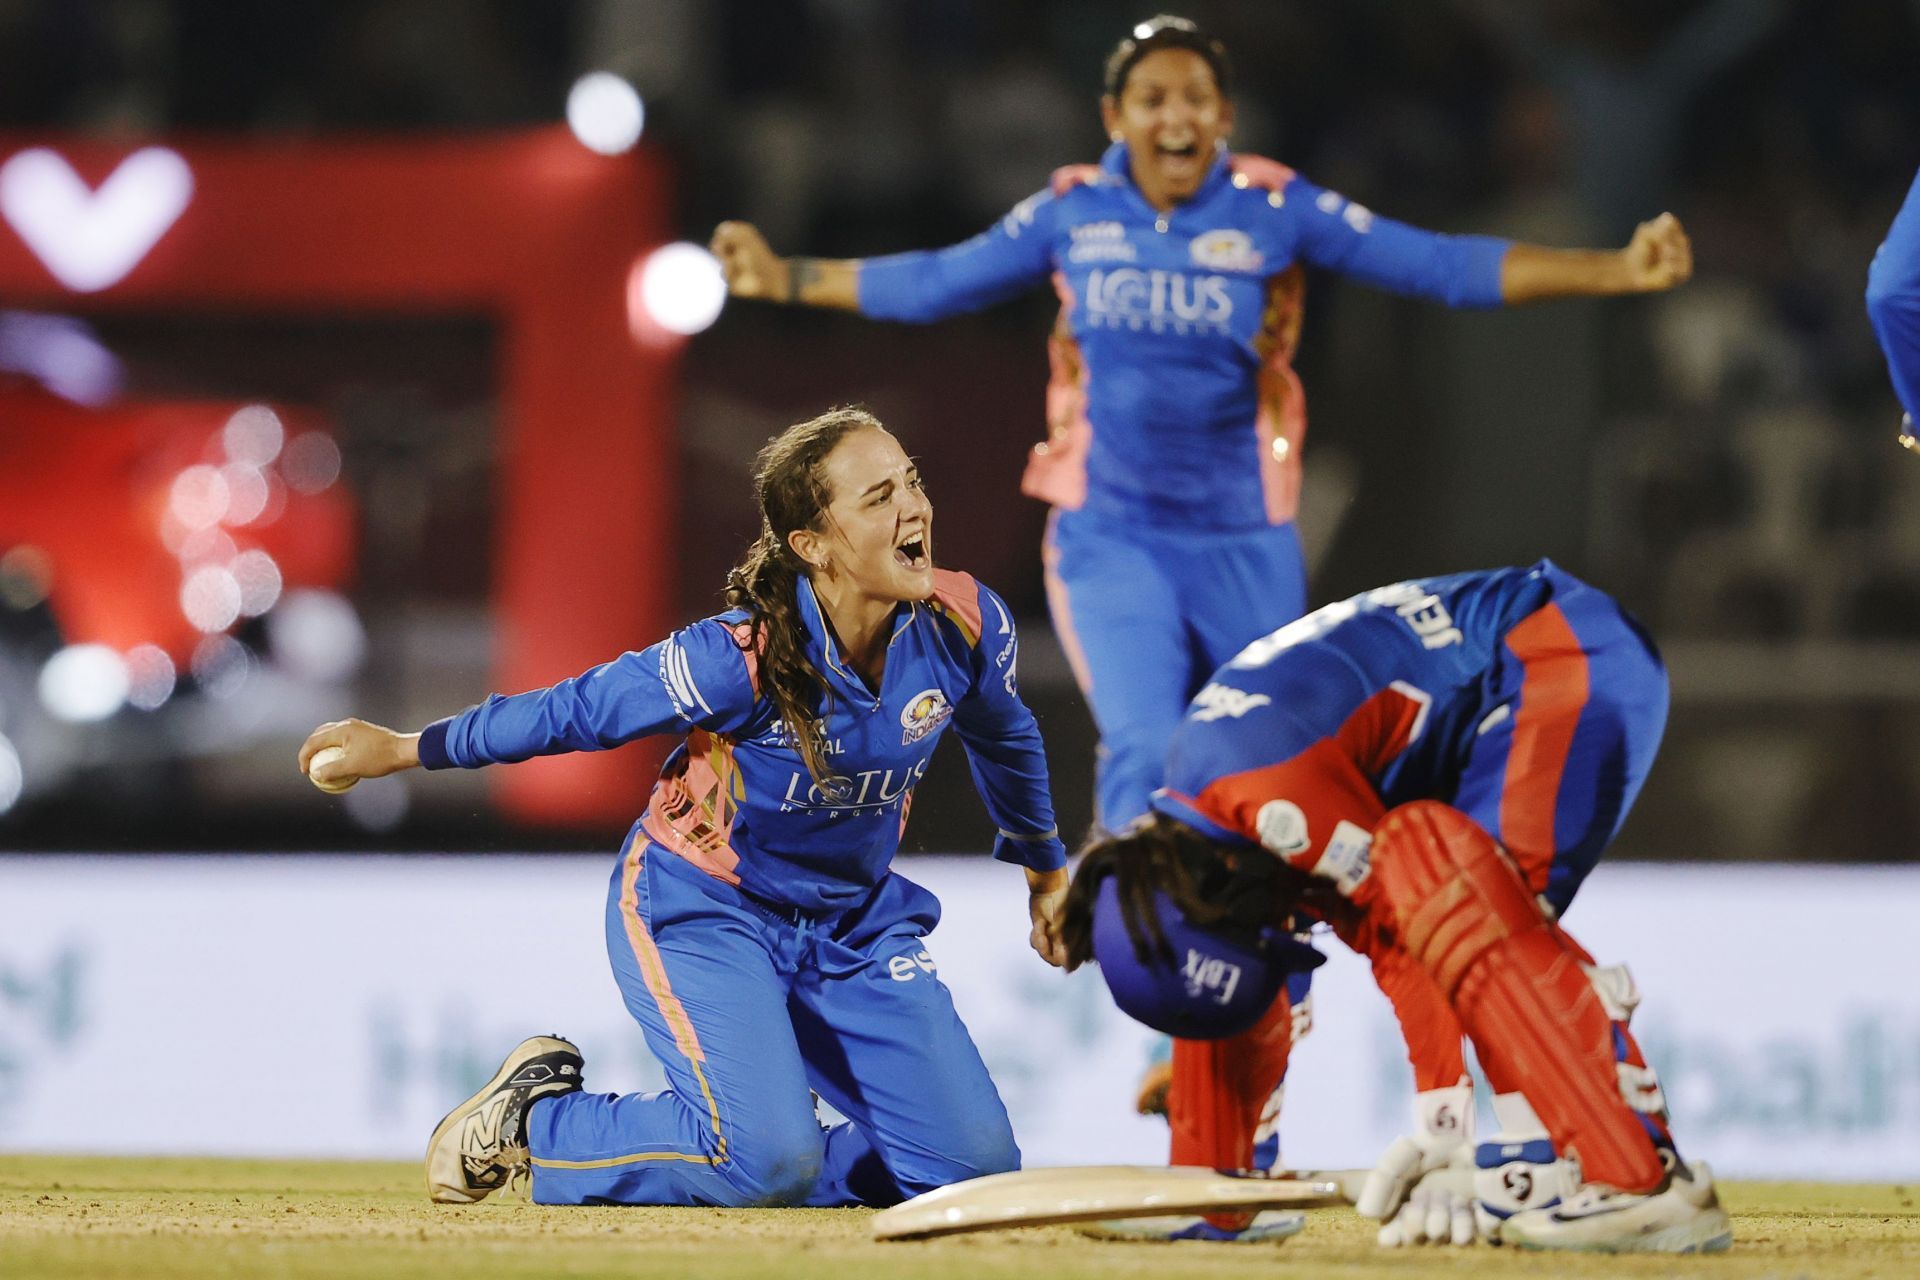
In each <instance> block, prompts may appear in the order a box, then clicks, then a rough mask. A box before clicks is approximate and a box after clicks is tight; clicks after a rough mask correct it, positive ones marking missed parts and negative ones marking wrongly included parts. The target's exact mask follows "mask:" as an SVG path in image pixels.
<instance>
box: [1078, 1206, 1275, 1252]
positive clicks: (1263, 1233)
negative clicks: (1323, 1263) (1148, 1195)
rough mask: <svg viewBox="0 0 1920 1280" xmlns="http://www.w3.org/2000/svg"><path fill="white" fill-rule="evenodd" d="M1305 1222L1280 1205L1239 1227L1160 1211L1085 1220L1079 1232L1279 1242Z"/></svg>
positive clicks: (1163, 1239) (1158, 1239)
mask: <svg viewBox="0 0 1920 1280" xmlns="http://www.w3.org/2000/svg"><path fill="white" fill-rule="evenodd" d="M1306 1225H1307V1215H1306V1214H1304V1213H1289V1212H1286V1211H1285V1210H1281V1209H1263V1210H1261V1211H1260V1212H1259V1213H1256V1214H1254V1215H1253V1222H1252V1223H1251V1224H1250V1225H1248V1226H1246V1227H1243V1228H1241V1229H1240V1230H1239V1231H1226V1230H1223V1229H1221V1228H1219V1227H1216V1226H1214V1225H1213V1224H1212V1223H1211V1222H1208V1221H1207V1220H1206V1219H1205V1218H1200V1217H1190V1216H1184V1215H1179V1214H1161V1215H1156V1216H1153V1217H1148V1218H1108V1219H1106V1220H1104V1221H1101V1222H1086V1223H1082V1224H1081V1225H1080V1227H1079V1231H1080V1234H1081V1235H1083V1236H1092V1237H1093V1238H1094V1239H1095V1240H1140V1241H1146V1242H1149V1243H1156V1244H1171V1243H1173V1242H1174V1241H1177V1240H1210V1241H1212V1242H1214V1243H1216V1244H1279V1243H1281V1242H1282V1241H1285V1240H1288V1239H1290V1238H1292V1237H1293V1236H1297V1235H1299V1234H1300V1232H1301V1230H1302V1229H1304V1228H1305V1227H1306Z"/></svg>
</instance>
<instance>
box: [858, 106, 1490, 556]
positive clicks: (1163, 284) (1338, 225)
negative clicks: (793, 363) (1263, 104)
mask: <svg viewBox="0 0 1920 1280" xmlns="http://www.w3.org/2000/svg"><path fill="white" fill-rule="evenodd" d="M1506 250H1507V242H1506V241H1504V240H1497V239H1493V238H1490V237H1484V236H1446V235H1438V234H1435V233H1432V232H1428V231H1422V230H1419V229H1417V228H1414V227H1410V226H1407V225H1405V224H1403V223H1398V222H1394V221H1393V220H1391V219H1388V218H1382V217H1379V216H1377V215H1375V214H1373V213H1371V212H1369V211H1368V210H1367V209H1365V208H1363V207H1361V206H1360V205H1357V204H1354V203H1352V202H1351V201H1348V200H1346V199H1345V198H1343V197H1342V196H1340V195H1337V194H1336V193H1334V192H1332V191H1327V190H1323V189H1322V188H1320V187H1316V186H1315V185H1313V184H1312V183H1311V182H1308V181H1307V180H1306V179H1305V178H1303V177H1301V176H1300V175H1299V174H1297V173H1295V172H1294V171H1293V170H1291V169H1289V168H1287V167H1286V166H1285V165H1282V164H1278V163H1275V162H1274V161H1271V160H1263V159H1260V158H1258V157H1253V156H1226V155H1223V156H1222V157H1221V158H1220V159H1219V161H1218V162H1216V163H1215V165H1214V166H1213V168H1212V170H1211V172H1210V173H1209V174H1208V176H1207V178H1206V179H1205V181H1204V182H1203V183H1202V184H1201V186H1200V188H1199V189H1198V190H1197V191H1196V192H1195V193H1194V195H1193V197H1192V198H1191V199H1189V200H1187V201H1186V202H1185V203H1183V204H1180V205H1179V206H1177V207H1175V208H1174V209H1172V210H1170V211H1167V212H1165V213H1162V212H1160V211H1158V210H1156V209H1154V208H1153V207H1152V206H1151V205H1150V204H1148V203H1147V200H1146V198H1145V197H1144V196H1142V195H1141V194H1140V190H1139V188H1138V187H1136V186H1135V185H1134V183H1133V179H1132V176H1131V171H1130V168H1129V165H1128V161H1127V149H1126V147H1125V145H1124V144H1120V143H1116V144H1114V145H1113V146H1112V147H1111V148H1109V149H1108V151H1107V152H1106V154H1105V156H1104V157H1102V159H1101V162H1100V163H1099V164H1098V165H1097V166H1096V165H1075V166H1072V167H1069V168H1066V169H1062V170H1060V171H1058V172H1057V173H1055V174H1054V176H1053V181H1052V183H1051V184H1050V185H1049V187H1048V188H1047V189H1046V190H1043V191H1041V192H1039V193H1037V194H1036V195H1034V196H1032V197H1030V198H1029V199H1027V200H1025V201H1022V202H1021V203H1020V204H1019V205H1017V206H1015V208H1014V209H1013V211H1012V212H1010V213H1009V214H1007V216H1006V217H1005V218H1003V219H1001V220H1000V222H999V223H997V224H996V225H995V226H993V227H991V228H989V229H988V230H987V231H985V232H983V233H981V234H980V235H978V236H976V237H974V238H973V239H971V240H968V241H966V242H965V243H963V244H958V245H954V246H952V247H949V248H946V249H940V250H928V251H922V252H916V253H903V254H898V255H894V256H891V257H882V258H872V259H868V260H867V261H866V262H865V263H864V264H863V265H862V267H861V270H860V310H861V312H862V313H863V314H866V315H869V316H874V317H876V318H880V319H890V320H908V321H929V320H936V319H940V318H942V317H945V316H949V315H953V314H955V313H958V312H962V311H970V310H975V309H977V308H980V307H984V306H987V305H989V304H991V303H994V302H998V301H1001V300H1003V299H1006V298H1009V297H1012V296H1013V295H1015V294H1017V293H1019V292H1021V291H1022V290H1024V289H1027V288H1030V287H1033V286H1034V285H1037V284H1039V283H1041V282H1042V281H1045V280H1047V279H1048V278H1049V277H1051V278H1052V280H1053V283H1054V287H1055V289H1056V291H1057V292H1058V293H1059V295H1060V298H1061V301H1062V306H1063V313H1062V317H1061V327H1060V329H1059V330H1058V331H1057V333H1056V339H1055V342H1054V344H1053V351H1052V356H1053V366H1054V378H1055V384H1054V386H1053V387H1052V388H1051V389H1050V391H1049V397H1048V399H1049V403H1048V419H1049V423H1050V427H1051V429H1052V431H1053V438H1052V439H1050V440H1049V441H1048V442H1046V444H1045V445H1044V446H1042V447H1041V448H1040V449H1037V450H1036V458H1035V463H1034V465H1033V466H1030V467H1029V470H1028V477H1027V484H1026V485H1025V486H1024V487H1025V488H1026V491H1027V492H1028V493H1030V494H1032V495H1033V496H1036V497H1040V498H1043V499H1045V500H1046V501H1049V502H1052V503H1053V504H1054V505H1056V506H1062V507H1067V508H1070V509H1078V508H1081V507H1083V506H1084V507H1085V508H1086V509H1087V510H1091V511H1097V512H1101V513H1105V514H1107V515H1111V516H1114V517H1116V518H1118V519H1121V520H1127V521H1138V522H1144V523H1149V524H1154V525H1160V526H1164V527H1175V528H1199V529H1247V528H1255V527H1259V526H1261V525H1266V524H1279V523H1283V522H1285V521H1287V520H1290V519H1291V518H1292V517H1293V511H1294V506H1295V501H1296V497H1297V493H1298V487H1299V465H1300V458H1299V454H1300V442H1301V436H1302V435H1303V434H1304V431H1305V422H1306V419H1305V413H1304V408H1303V405H1302V399H1301V393H1300V388H1299V384H1298V381H1297V379H1295V378H1294V377H1293V374H1292V370H1291V366H1290V361H1291V359H1292V355H1293V344H1294V341H1295V339H1296V337H1297V334H1298V323H1299V322H1298V307H1299V301H1300V272H1298V271H1297V270H1294V269H1293V268H1294V267H1295V265H1296V264H1297V263H1301V262H1304V263H1308V264H1311V265H1313V266H1317V267H1324V268H1327V269H1329V270H1333V271H1337V272H1340V273H1341V274H1343V275H1348V276H1352V277H1354V278H1355V279H1358V280H1361V281H1363V282H1365V283H1368V284H1372V285H1376V286H1378V287H1380V288H1383V289H1389V290H1392V291H1394V292H1398V293H1407V294H1415V295H1418V296H1421V297H1426V298H1431V299H1434V300H1436V301H1441V302H1445V303H1447V304H1448V305H1450V306H1460V307H1471V306H1494V305H1497V304H1498V303H1499V302H1500V262H1501V259H1502V258H1503V257H1504V256H1505V253H1506Z"/></svg>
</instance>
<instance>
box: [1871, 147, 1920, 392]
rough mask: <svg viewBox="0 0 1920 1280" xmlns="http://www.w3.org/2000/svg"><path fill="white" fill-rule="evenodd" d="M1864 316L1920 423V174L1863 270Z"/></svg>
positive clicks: (1895, 382)
mask: <svg viewBox="0 0 1920 1280" xmlns="http://www.w3.org/2000/svg"><path fill="white" fill-rule="evenodd" d="M1867 315H1868V316H1869V317H1871V318H1872V320H1873V330H1874V332H1875V333H1876V334H1878V335H1879V337H1880V349H1881V350H1882V351H1884V352H1886V353H1887V372H1888V373H1890V374H1892V375H1893V389H1894V390H1895V391H1896V392H1897V393H1899V396H1900V404H1901V407H1902V408H1904V409H1905V410H1906V411H1907V416H1908V418H1910V419H1914V420H1920V174H1917V175H1915V177H1914V180H1913V186H1912V187H1911V188H1909V189H1908V191H1907V202H1906V203H1905V204H1903V205H1901V206H1900V212H1899V213H1898V214H1897V215H1895V217H1894V219H1893V226H1892V227H1890V228H1888V230H1887V239H1886V242H1885V243H1884V244H1882V245H1881V246H1880V251H1879V252H1878V253H1876V254H1874V255H1873V265H1872V266H1870V267H1869V268H1867Z"/></svg>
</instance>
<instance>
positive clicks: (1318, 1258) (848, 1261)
mask: <svg viewBox="0 0 1920 1280" xmlns="http://www.w3.org/2000/svg"><path fill="white" fill-rule="evenodd" d="M1724 1199H1725V1200H1726V1202H1727V1206H1728V1208H1729V1209H1730V1210H1731V1211H1732V1213H1733V1216H1734V1230H1735V1235H1736V1242H1735V1244H1734V1248H1733V1251H1732V1252H1731V1253H1728V1254H1724V1255H1719V1256H1716V1257H1707V1258H1574V1257H1564V1256H1545V1255H1538V1254H1533V1255H1526V1254H1516V1253H1514V1252H1512V1251H1510V1250H1495V1249H1486V1248H1474V1249H1471V1250H1425V1251H1421V1252H1419V1253H1399V1254H1393V1253H1387V1252H1385V1251H1382V1250H1378V1249H1376V1248H1374V1246H1373V1244H1372V1227H1371V1224H1368V1223H1364V1222H1362V1221H1360V1220H1359V1219H1358V1218H1357V1217H1355V1216H1354V1214H1353V1213H1351V1212H1350V1211H1348V1210H1344V1209H1342V1210H1332V1209H1329V1210H1319V1211H1315V1212H1314V1213H1313V1214H1311V1215H1310V1221H1309V1225H1308V1227H1307V1230H1306V1231H1305V1232H1304V1233H1302V1234H1301V1235H1300V1236H1298V1237H1296V1238H1295V1239H1293V1240H1292V1241H1290V1242H1288V1243H1286V1244H1283V1245H1277V1246H1276V1245H1263V1246H1225V1245H1202V1244H1185V1245H1172V1246H1168V1245H1140V1244H1108V1243H1098V1242H1095V1241H1091V1240H1087V1239H1084V1238H1083V1237H1081V1236H1078V1235H1075V1234H1074V1233H1073V1232H1071V1231H1068V1230H1065V1229H1061V1228H1051V1229H1041V1230H1029V1231H1021V1232H999V1233H986V1234H981V1235H975V1236H963V1237H954V1238H949V1239H947V1240H940V1241H932V1242H928V1243H921V1244H888V1245H882V1244H875V1243H873V1242H872V1241H871V1240H869V1239H868V1237H867V1214H866V1213H865V1212H864V1211H860V1210H826V1209H759V1210H751V1209H739V1210H721V1209H550V1208H544V1207H541V1206H538V1205H533V1204H528V1203H525V1202H523V1201H504V1202H488V1203H485V1204H480V1205H473V1206H467V1207H463V1208H448V1207H442V1206H437V1205H433V1204H429V1203H428V1202H427V1200H426V1197H425V1194H424V1192H423V1190H422V1186H421V1181H420V1172H419V1167H418V1166H417V1165H412V1164H355V1163H344V1162H341V1163H326V1162H283V1161H252V1160H181V1159H168V1160H133V1159H104V1158H101V1159H94V1158H76V1157H66V1156H0V1277H7V1278H8V1280H12V1278H13V1277H35V1278H36V1280H39V1278H44V1280H78V1278H80V1277H85V1278H86V1280H111V1278H113V1277H128V1278H129V1280H131V1278H132V1277H140V1278H141V1280H169V1278H173V1277H178V1278H179V1280H188V1278H189V1277H191V1278H192V1280H205V1278H209V1277H228V1276H233V1277H238V1276H245V1277H256V1276H258V1277H305V1276H355V1277H368V1278H370V1280H402V1278H405V1280H412V1278H414V1277H420V1278H421V1280H513V1278H515V1277H521V1276H526V1277H534V1276H540V1277H550V1276H569V1277H572V1276H606V1277H619V1278H620V1280H633V1278H634V1277H644V1276H672V1277H676V1278H681V1277H684V1278H687V1280H694V1278H697V1277H725V1278H729V1280H731V1278H733V1277H746V1276H767V1277H780V1278H781V1280H787V1278H789V1277H792V1278H794V1280H809V1278H814V1277H817V1278H818V1280H880V1278H882V1277H885V1278H888V1280H891V1278H893V1277H904V1278H908V1280H919V1278H925V1280H948V1278H951V1280H987V1278H992V1277H1007V1278H1009V1280H1011V1278H1012V1277H1029V1276H1034V1277H1045V1280H1081V1278H1083V1277H1084V1278H1086V1280H1095V1278H1096V1277H1097V1278H1098V1280H1125V1278H1126V1277H1132V1276H1138V1277H1142V1278H1143V1280H1144V1278H1147V1277H1152V1278H1153V1280H1166V1278H1167V1277H1176V1276H1220V1277H1228V1276H1249V1277H1251V1276H1259V1277H1261V1278H1262V1280H1283V1278H1291V1277H1301V1278H1305V1277H1321V1276H1342V1277H1382V1278H1383V1280H1384V1278H1386V1277H1393V1278H1395V1280H1412V1278H1416V1277H1426V1276H1465V1275H1473V1276H1476V1277H1499V1276H1508V1275H1530V1276H1547V1275H1551V1276H1575V1277H1580V1276H1609V1277H1612V1276H1627V1277H1633V1276H1689V1277H1691V1276H1700V1277H1726V1276H1746V1277H1755V1278H1758V1277H1770V1278H1772V1280H1795V1278H1796V1277H1803V1276H1804V1277H1819V1278H1821V1280H1825V1278H1826V1277H1862V1276H1876V1277H1880V1276H1884V1277H1889V1278H1892V1277H1910V1276H1920V1209H1916V1207H1915V1196H1914V1195H1913V1194H1912V1192H1910V1191H1909V1190H1908V1189H1907V1188H1903V1187H1889V1186H1849V1185H1836V1184H1820V1183H1735V1184H1732V1185H1730V1186H1728V1187H1726V1188H1725V1190H1724Z"/></svg>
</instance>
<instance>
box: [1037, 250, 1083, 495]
mask: <svg viewBox="0 0 1920 1280" xmlns="http://www.w3.org/2000/svg"><path fill="white" fill-rule="evenodd" d="M1053 291H1054V292H1055V293H1056V294H1058V295H1059V297H1060V315H1059V318H1058V319H1056V320H1055V321H1054V322H1053V332H1052V333H1050V334H1048V335H1047V438H1046V439H1045V440H1042V441H1041V442H1040V443H1039V444H1036V445H1034V446H1033V448H1032V450H1030V451H1029V452H1028V454H1027V469H1026V471H1025V472H1024V473H1023V474H1022V475H1021V477H1020V492H1021V493H1023V494H1025V495H1026V496H1027V497H1029V498H1038V499H1039V500H1040V501H1042V502H1044V503H1046V504H1047V505H1048V506H1051V507H1059V508H1061V509H1063V510H1067V511H1078V510H1079V509H1080V508H1081V507H1083V506H1085V505H1086V502H1087V452H1088V450H1090V449H1092V448H1093V424H1092V423H1091V422H1088V421H1087V381H1086V379H1087V371H1086V365H1085V364H1084V363H1083V362H1082V361H1081V359H1080V344H1079V343H1078V342H1076V341H1074V338H1073V326H1072V324H1071V323H1070V321H1069V317H1071V316H1072V314H1073V290H1072V289H1070V288H1069V287H1068V286H1067V277H1066V274H1065V273H1064V272H1060V271H1056V272H1054V273H1053Z"/></svg>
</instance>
